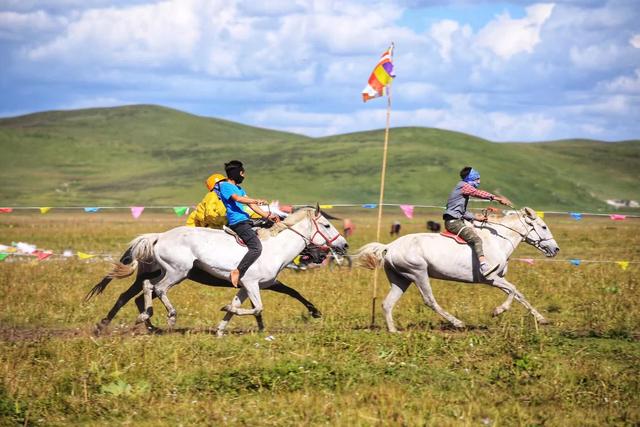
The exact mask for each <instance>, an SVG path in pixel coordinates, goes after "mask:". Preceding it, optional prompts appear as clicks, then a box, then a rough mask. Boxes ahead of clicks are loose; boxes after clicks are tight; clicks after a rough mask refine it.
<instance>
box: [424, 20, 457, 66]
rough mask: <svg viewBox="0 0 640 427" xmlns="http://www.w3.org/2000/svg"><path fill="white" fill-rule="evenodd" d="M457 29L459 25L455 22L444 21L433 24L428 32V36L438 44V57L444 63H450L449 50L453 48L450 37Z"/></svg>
mask: <svg viewBox="0 0 640 427" xmlns="http://www.w3.org/2000/svg"><path fill="white" fill-rule="evenodd" d="M459 28H460V25H459V24H458V23H457V22H456V21H451V20H449V19H445V20H443V21H439V22H436V23H435V24H433V25H432V26H431V29H430V30H429V35H431V37H433V39H434V40H435V41H436V42H437V43H438V46H439V47H440V56H441V57H442V59H444V60H445V62H450V61H451V48H452V47H453V41H452V40H451V37H452V35H453V33H454V32H456V31H458V29H459Z"/></svg>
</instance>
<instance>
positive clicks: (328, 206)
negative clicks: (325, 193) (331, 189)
mask: <svg viewBox="0 0 640 427" xmlns="http://www.w3.org/2000/svg"><path fill="white" fill-rule="evenodd" d="M320 209H333V205H320Z"/></svg>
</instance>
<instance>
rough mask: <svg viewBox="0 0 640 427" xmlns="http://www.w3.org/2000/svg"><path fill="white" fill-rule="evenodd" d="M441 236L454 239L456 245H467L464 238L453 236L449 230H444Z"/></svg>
mask: <svg viewBox="0 0 640 427" xmlns="http://www.w3.org/2000/svg"><path fill="white" fill-rule="evenodd" d="M440 235H441V236H444V237H448V238H450V239H453V240H455V241H456V243H459V244H461V245H466V244H467V241H466V240H464V239H463V238H462V237H460V235H458V234H453V233H452V232H450V231H448V230H444V231H443V232H441V233H440Z"/></svg>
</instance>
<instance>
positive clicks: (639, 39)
mask: <svg viewBox="0 0 640 427" xmlns="http://www.w3.org/2000/svg"><path fill="white" fill-rule="evenodd" d="M629 44H630V45H631V46H633V47H635V48H636V49H640V34H634V35H633V37H631V38H630V39H629Z"/></svg>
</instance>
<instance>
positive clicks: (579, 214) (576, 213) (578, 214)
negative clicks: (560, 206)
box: [570, 212, 582, 221]
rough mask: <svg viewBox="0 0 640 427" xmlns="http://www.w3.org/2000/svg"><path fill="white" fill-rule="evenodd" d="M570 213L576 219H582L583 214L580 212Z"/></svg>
mask: <svg viewBox="0 0 640 427" xmlns="http://www.w3.org/2000/svg"><path fill="white" fill-rule="evenodd" d="M570 214H571V217H572V218H573V219H575V220H576V221H579V220H581V219H582V214H581V213H580V212H570Z"/></svg>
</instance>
